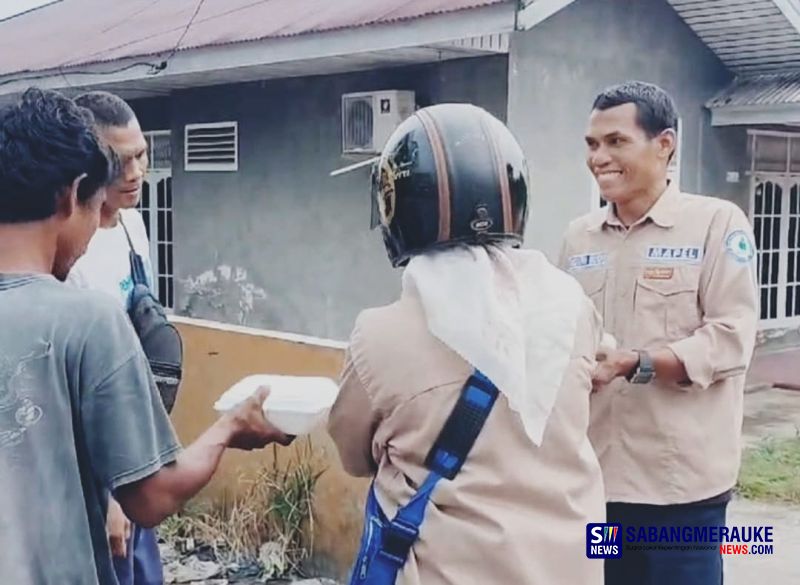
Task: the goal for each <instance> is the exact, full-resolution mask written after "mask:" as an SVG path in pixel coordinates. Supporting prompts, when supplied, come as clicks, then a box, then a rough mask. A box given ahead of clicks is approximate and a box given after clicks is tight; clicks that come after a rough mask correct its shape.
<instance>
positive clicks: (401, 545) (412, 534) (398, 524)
mask: <svg viewBox="0 0 800 585" xmlns="http://www.w3.org/2000/svg"><path fill="white" fill-rule="evenodd" d="M417 538H419V529H418V528H417V527H415V526H412V525H410V524H407V523H405V522H403V521H402V520H398V519H397V518H395V519H394V520H392V521H391V522H389V523H388V524H387V525H386V528H385V530H384V532H383V540H382V542H381V548H380V551H379V553H378V554H380V555H381V556H383V557H384V558H386V559H387V560H388V561H389V562H391V563H392V564H394V565H396V566H398V567H402V566H403V565H404V564H405V562H406V559H407V558H408V553H409V552H410V551H411V547H412V546H413V545H414V543H415V542H416V540H417Z"/></svg>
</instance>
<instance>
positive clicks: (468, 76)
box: [143, 55, 508, 339]
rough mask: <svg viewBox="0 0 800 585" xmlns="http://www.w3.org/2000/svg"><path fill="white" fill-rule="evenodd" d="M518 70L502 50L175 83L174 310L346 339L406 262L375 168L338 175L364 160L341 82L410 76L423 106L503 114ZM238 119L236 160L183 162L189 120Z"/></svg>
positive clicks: (395, 85) (152, 110)
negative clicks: (373, 204) (348, 135)
mask: <svg viewBox="0 0 800 585" xmlns="http://www.w3.org/2000/svg"><path fill="white" fill-rule="evenodd" d="M507 77H508V70H507V57H506V56H505V55H501V56H497V57H486V58H475V59H465V60H458V61H448V62H442V63H440V64H431V65H423V66H414V67H405V68H397V69H386V70H375V71H370V72H363V73H353V74H347V75H335V76H323V77H313V78H296V79H284V80H276V81H268V82H263V83H249V84H240V85H228V86H219V87H210V88H200V89H193V90H187V91H182V92H178V93H175V94H173V96H172V97H171V100H170V105H169V108H170V112H171V113H170V118H171V129H172V131H173V160H174V161H175V163H176V164H175V165H174V168H173V177H174V179H173V181H174V182H173V185H174V187H173V188H174V213H175V215H174V225H175V266H176V271H177V274H176V278H177V282H176V285H177V295H176V305H175V306H176V312H178V313H179V314H184V315H189V316H195V317H202V318H207V319H214V320H219V321H224V322H228V323H237V324H247V325H251V326H256V327H266V328H269V329H277V330H281V331H292V332H299V333H307V334H311V335H319V336H322V337H329V338H335V339H346V338H347V337H348V336H349V333H350V330H351V329H352V326H353V322H354V320H355V317H356V315H357V314H358V312H359V311H360V310H362V309H363V308H365V307H369V306H375V305H380V304H385V303H387V302H391V301H392V300H394V299H395V298H396V296H397V295H398V292H399V282H400V273H399V272H398V271H394V270H392V269H391V267H390V265H389V262H388V260H387V259H386V255H385V251H384V248H383V243H382V241H381V238H380V235H379V233H377V232H370V230H369V222H370V201H369V169H366V168H365V169H362V170H360V171H356V172H353V173H351V174H349V175H345V176H342V177H338V178H331V177H329V176H328V173H329V172H330V171H332V170H334V169H337V168H340V167H343V166H346V165H348V164H352V163H353V162H356V161H357V160H359V159H357V158H353V157H344V156H342V155H341V118H340V110H341V96H342V94H343V93H348V92H357V91H371V90H381V89H410V90H414V91H415V92H416V96H417V102H418V104H419V105H421V106H425V105H430V104H433V103H441V102H447V101H467V102H472V103H476V104H478V105H481V106H483V107H485V108H486V109H488V110H489V111H491V112H492V113H494V114H495V115H497V116H498V117H500V118H501V119H504V120H505V117H506V107H507V94H506V89H507ZM149 101H150V103H149V104H145V105H146V106H147V107H146V108H143V112H144V113H145V117H146V118H147V119H146V120H145V121H144V122H143V123H145V126H147V127H154V125H157V122H159V112H160V111H161V109H160V104H159V100H149ZM231 120H235V121H238V122H239V135H240V138H239V148H240V158H239V171H238V172H232V173H227V172H222V173H219V172H218V173H209V172H201V173H198V172H193V173H187V172H184V170H183V165H182V161H183V129H184V125H185V124H189V123H196V122H219V121H231ZM362 158H363V157H362Z"/></svg>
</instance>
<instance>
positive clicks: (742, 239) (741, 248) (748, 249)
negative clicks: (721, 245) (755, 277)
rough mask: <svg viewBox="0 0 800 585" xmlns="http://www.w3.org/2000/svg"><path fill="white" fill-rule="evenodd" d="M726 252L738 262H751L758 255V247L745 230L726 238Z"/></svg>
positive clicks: (732, 233)
mask: <svg viewBox="0 0 800 585" xmlns="http://www.w3.org/2000/svg"><path fill="white" fill-rule="evenodd" d="M725 251H726V252H727V253H728V254H729V255H731V256H732V257H733V259H734V260H736V261H737V262H741V263H742V264H744V263H747V262H750V261H751V260H752V259H753V256H755V254H756V247H755V246H754V245H753V242H751V241H750V236H749V235H748V234H747V232H745V231H744V230H736V231H733V232H731V233H730V234H728V237H727V238H725Z"/></svg>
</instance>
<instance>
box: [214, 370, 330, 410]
mask: <svg viewBox="0 0 800 585" xmlns="http://www.w3.org/2000/svg"><path fill="white" fill-rule="evenodd" d="M261 386H269V388H270V393H269V396H267V400H266V401H265V402H264V410H268V411H273V412H278V411H282V412H297V413H308V414H313V413H317V412H322V411H323V410H325V409H327V408H330V407H331V406H332V405H333V403H334V402H335V401H336V397H337V395H338V394H339V386H338V385H337V384H336V382H334V381H333V380H331V379H330V378H324V377H321V376H280V375H274V374H259V375H255V376H248V377H246V378H243V379H242V380H240V381H239V382H237V383H236V384H234V385H233V386H231V387H230V388H229V389H228V390H227V391H226V392H225V393H224V394H223V395H222V396H220V397H219V399H218V400H217V401H216V403H214V410H216V411H218V412H225V411H228V410H230V409H232V408H234V407H236V406H237V405H238V404H240V403H241V402H243V401H245V400H247V399H248V398H250V396H252V395H253V394H254V393H255V391H256V390H258V388H260V387H261Z"/></svg>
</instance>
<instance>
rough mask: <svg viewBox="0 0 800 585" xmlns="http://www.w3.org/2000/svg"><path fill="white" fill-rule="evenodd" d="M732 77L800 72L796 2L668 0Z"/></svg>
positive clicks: (799, 12) (799, 17) (799, 7)
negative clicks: (799, 70)
mask: <svg viewBox="0 0 800 585" xmlns="http://www.w3.org/2000/svg"><path fill="white" fill-rule="evenodd" d="M667 1H668V2H669V3H670V4H671V5H672V7H673V8H674V9H675V12H677V13H678V15H679V16H680V17H681V18H682V19H683V20H684V21H685V22H686V24H688V25H689V27H690V28H691V29H692V30H693V31H694V32H695V34H696V35H697V36H698V37H700V40H702V41H703V43H705V44H706V45H707V46H708V47H709V48H710V49H711V50H712V51H714V53H715V54H716V55H717V57H719V59H720V61H722V62H723V63H724V64H725V66H726V67H727V68H728V69H730V70H731V71H733V72H734V73H765V72H768V71H776V72H777V71H785V70H786V69H787V68H794V69H800V2H798V0H667Z"/></svg>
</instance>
